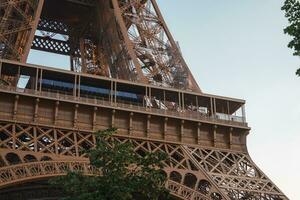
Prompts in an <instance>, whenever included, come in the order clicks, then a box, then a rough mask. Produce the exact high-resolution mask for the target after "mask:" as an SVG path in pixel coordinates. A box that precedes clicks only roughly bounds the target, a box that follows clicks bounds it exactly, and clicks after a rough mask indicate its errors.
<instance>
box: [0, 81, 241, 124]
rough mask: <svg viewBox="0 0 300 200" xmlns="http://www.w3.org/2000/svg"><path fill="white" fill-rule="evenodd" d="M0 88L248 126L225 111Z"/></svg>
mask: <svg viewBox="0 0 300 200" xmlns="http://www.w3.org/2000/svg"><path fill="white" fill-rule="evenodd" d="M0 90H5V91H11V92H16V93H22V94H24V93H25V94H32V95H36V96H42V97H48V98H55V99H57V100H69V101H77V102H81V103H89V104H96V105H102V106H106V107H113V108H124V109H130V110H134V111H142V112H149V113H152V114H159V115H166V116H174V117H179V118H187V119H194V120H195V119H196V120H202V121H209V122H216V123H225V124H229V125H237V126H247V123H246V122H245V120H244V118H243V117H240V116H233V115H228V114H224V113H216V114H214V115H209V114H205V113H201V112H197V111H190V110H179V111H177V110H167V109H166V110H165V109H159V108H153V107H146V106H145V105H143V104H142V103H138V102H133V101H125V100H119V99H118V100H117V101H116V102H114V101H111V100H109V99H108V98H104V97H98V96H92V95H91V96H88V95H85V96H81V97H76V96H73V95H70V94H69V93H65V94H64V93H61V92H53V91H37V90H32V89H21V88H16V87H12V86H7V85H0Z"/></svg>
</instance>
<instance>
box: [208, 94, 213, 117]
mask: <svg viewBox="0 0 300 200" xmlns="http://www.w3.org/2000/svg"><path fill="white" fill-rule="evenodd" d="M209 101H210V116H211V117H213V116H214V107H213V100H212V98H211V97H210V98H209Z"/></svg>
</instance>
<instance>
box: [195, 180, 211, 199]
mask: <svg viewBox="0 0 300 200" xmlns="http://www.w3.org/2000/svg"><path fill="white" fill-rule="evenodd" d="M210 188H211V184H210V182H208V181H207V180H204V179H202V180H200V181H199V183H198V186H197V191H199V192H200V193H201V194H204V195H208V194H209V193H210Z"/></svg>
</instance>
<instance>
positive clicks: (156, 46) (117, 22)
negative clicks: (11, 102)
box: [0, 0, 200, 91]
mask: <svg viewBox="0 0 300 200" xmlns="http://www.w3.org/2000/svg"><path fill="white" fill-rule="evenodd" d="M58 3H61V7H60V6H57V4H58ZM42 8H43V12H42V11H41V10H42ZM64 11H65V14H61V13H64ZM57 12H58V13H60V15H62V16H60V15H58V16H56V14H57ZM78 15H80V18H78ZM0 17H1V22H0V58H7V59H12V60H19V61H22V62H26V59H27V56H28V53H29V50H30V48H32V49H35V50H40V51H46V52H51V53H57V54H62V55H66V56H70V60H71V62H70V68H71V69H72V70H73V71H77V72H84V73H91V74H97V75H102V76H106V77H113V78H120V79H125V80H130V81H135V82H143V83H152V84H156V85H157V84H158V85H164V86H168V87H176V88H181V89H190V90H194V91H200V89H199V87H198V85H197V83H196V81H195V80H194V78H193V76H192V74H191V72H190V71H189V69H188V67H187V65H186V63H185V61H184V59H183V57H182V55H181V53H180V50H179V48H178V45H177V43H176V42H175V41H174V39H173V38H172V36H171V34H170V32H169V30H168V28H167V26H166V24H165V22H164V20H163V17H162V15H161V13H160V11H159V8H158V6H157V4H156V1H155V0H112V1H107V0H99V1H96V0H62V1H61V2H60V1H56V0H55V1H51V0H3V1H1V3H0ZM38 20H39V21H38ZM34 34H35V35H34Z"/></svg>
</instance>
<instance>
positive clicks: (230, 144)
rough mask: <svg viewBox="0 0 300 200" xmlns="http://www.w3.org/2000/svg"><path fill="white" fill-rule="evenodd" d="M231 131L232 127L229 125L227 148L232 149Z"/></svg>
mask: <svg viewBox="0 0 300 200" xmlns="http://www.w3.org/2000/svg"><path fill="white" fill-rule="evenodd" d="M232 132H233V128H232V127H230V129H229V148H230V149H232V144H233V141H232Z"/></svg>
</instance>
